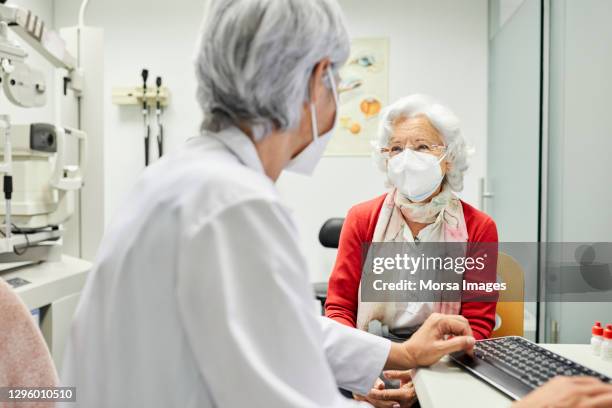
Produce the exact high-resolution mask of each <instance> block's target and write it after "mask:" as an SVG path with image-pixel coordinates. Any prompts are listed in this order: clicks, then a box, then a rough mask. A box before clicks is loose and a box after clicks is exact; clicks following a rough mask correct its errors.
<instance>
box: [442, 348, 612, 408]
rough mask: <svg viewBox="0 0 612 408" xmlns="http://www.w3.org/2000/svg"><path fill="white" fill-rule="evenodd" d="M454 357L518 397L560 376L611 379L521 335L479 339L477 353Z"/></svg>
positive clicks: (480, 375)
mask: <svg viewBox="0 0 612 408" xmlns="http://www.w3.org/2000/svg"><path fill="white" fill-rule="evenodd" d="M450 357H451V360H452V361H454V362H455V363H457V364H458V365H459V366H461V367H463V368H464V369H466V370H467V371H469V372H470V373H471V374H473V375H475V376H477V377H478V378H480V379H481V380H483V381H485V382H487V383H489V384H491V385H492V386H493V387H495V388H497V389H499V390H500V391H502V392H503V393H505V394H506V395H508V396H509V397H511V398H513V399H515V400H517V399H521V398H522V397H523V396H525V395H526V394H528V393H529V392H531V391H532V390H534V389H535V388H537V387H539V386H540V385H542V384H544V383H545V382H547V381H548V380H550V379H551V378H553V377H556V376H558V375H564V376H591V377H597V378H599V379H600V380H602V381H604V382H607V383H612V380H611V379H610V378H609V377H607V376H605V375H603V374H601V373H598V372H596V371H593V370H591V369H589V368H587V367H584V366H582V365H580V364H578V363H576V362H574V361H572V360H569V359H567V358H565V357H562V356H560V355H558V354H555V353H553V352H552V351H548V350H546V349H545V348H542V347H540V346H538V345H537V344H535V343H532V342H531V341H529V340H525V339H524V338H522V337H514V336H512V337H500V338H496V339H490V340H480V341H477V342H476V345H475V346H474V356H473V357H472V356H469V355H467V354H466V353H463V352H460V353H454V354H451V356H450Z"/></svg>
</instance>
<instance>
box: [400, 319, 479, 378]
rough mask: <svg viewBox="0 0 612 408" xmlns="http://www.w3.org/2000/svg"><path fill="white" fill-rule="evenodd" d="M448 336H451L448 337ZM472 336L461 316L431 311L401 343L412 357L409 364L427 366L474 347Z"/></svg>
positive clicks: (469, 351)
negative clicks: (420, 324) (410, 335)
mask: <svg viewBox="0 0 612 408" xmlns="http://www.w3.org/2000/svg"><path fill="white" fill-rule="evenodd" d="M448 336H453V337H452V338H448V339H447V337H448ZM474 343H475V340H474V337H473V336H472V329H470V325H469V324H468V321H467V319H466V318H465V317H463V316H458V315H442V314H439V313H433V314H432V315H431V316H429V318H427V320H425V323H423V325H422V326H421V327H420V328H419V330H417V331H416V332H415V333H414V334H413V335H412V337H410V339H409V340H407V341H406V342H404V343H403V345H404V347H405V348H406V350H407V351H408V354H409V355H410V356H411V358H412V362H411V366H409V367H405V368H413V367H419V366H429V365H432V364H434V363H437V362H438V360H440V359H441V358H442V357H443V356H445V355H446V354H449V353H453V352H455V351H460V350H465V351H467V352H468V353H471V352H472V350H473V349H474Z"/></svg>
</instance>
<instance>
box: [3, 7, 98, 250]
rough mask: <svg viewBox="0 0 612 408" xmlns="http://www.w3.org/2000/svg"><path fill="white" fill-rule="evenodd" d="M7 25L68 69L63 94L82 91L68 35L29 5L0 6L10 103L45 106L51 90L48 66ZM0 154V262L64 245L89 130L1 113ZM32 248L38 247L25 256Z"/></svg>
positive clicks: (42, 54) (80, 176) (79, 186)
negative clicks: (33, 62) (33, 59)
mask: <svg viewBox="0 0 612 408" xmlns="http://www.w3.org/2000/svg"><path fill="white" fill-rule="evenodd" d="M9 30H11V31H13V32H15V33H16V34H17V35H18V36H19V37H20V38H21V39H22V40H24V41H25V42H26V43H28V44H29V45H30V46H31V47H32V48H33V49H34V50H35V52H37V53H38V54H40V55H41V56H42V57H44V58H45V59H46V60H47V61H49V62H50V63H51V64H52V65H53V66H55V67H56V68H60V69H64V70H65V71H66V74H65V76H64V83H63V85H64V89H63V91H64V94H66V93H67V91H68V89H70V90H71V91H73V93H74V95H75V96H77V97H80V96H81V93H82V90H83V75H82V72H81V70H80V69H79V68H78V65H77V60H76V58H74V57H73V56H72V55H71V54H70V53H69V52H68V51H67V49H66V44H65V42H64V41H63V40H62V38H61V37H60V36H59V35H58V34H57V33H56V32H54V31H53V30H49V29H48V28H47V27H46V26H45V23H44V22H43V21H42V20H41V19H40V18H39V17H37V16H36V15H34V14H33V13H32V12H30V11H29V10H25V9H22V8H20V7H16V6H7V5H4V4H0V81H1V84H2V90H3V92H4V93H5V95H6V96H7V99H8V100H9V101H10V102H12V103H13V104H15V105H17V106H19V107H22V108H33V107H41V106H44V105H45V104H46V103H47V100H48V95H47V93H48V92H47V85H46V83H45V76H44V75H43V73H42V71H41V70H39V69H36V68H34V67H32V66H30V65H29V64H28V63H27V61H26V59H27V57H28V54H27V52H26V51H25V50H24V49H23V48H22V47H21V46H20V45H19V44H18V43H16V42H15V41H12V40H11V39H10V38H9V36H8V31H9ZM72 143H74V144H75V146H77V148H76V151H77V154H76V156H77V159H76V163H74V160H73V163H71V164H69V162H68V153H67V152H68V151H69V149H68V147H69V145H70V144H72ZM0 156H1V162H0V173H3V174H4V176H3V185H2V192H3V195H4V197H3V198H4V200H3V201H4V202H3V203H2V204H0V216H3V218H4V219H3V222H2V224H3V227H2V228H1V229H0V262H3V261H5V262H13V261H16V260H24V261H37V260H44V259H47V255H46V253H45V251H43V250H40V249H41V248H42V249H47V248H51V247H53V246H58V245H59V240H60V238H61V236H62V224H64V223H65V222H66V221H67V220H68V219H69V218H70V216H71V215H72V214H73V212H74V210H75V208H74V207H75V203H76V200H75V197H74V193H75V191H78V190H79V189H80V188H81V187H82V186H83V174H84V169H85V162H86V157H87V138H86V135H85V133H84V132H82V131H80V130H77V129H70V128H65V127H61V126H56V125H52V124H44V123H32V124H23V125H15V124H12V123H11V120H10V117H9V116H8V115H0ZM33 247H37V248H38V250H31V251H29V255H28V256H23V255H24V254H25V253H26V252H27V251H28V250H29V249H30V248H33ZM55 252H57V250H55ZM15 255H17V258H16V257H15Z"/></svg>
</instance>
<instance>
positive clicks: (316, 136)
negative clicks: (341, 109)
mask: <svg viewBox="0 0 612 408" xmlns="http://www.w3.org/2000/svg"><path fill="white" fill-rule="evenodd" d="M327 76H328V77H329V82H330V84H331V91H332V94H333V96H334V103H335V104H336V116H337V115H338V101H339V99H338V90H337V89H336V80H335V79H334V72H333V71H332V69H331V64H330V65H328V66H327ZM311 99H312V97H311ZM310 122H311V123H310V126H312V129H313V130H312V142H313V143H315V142H316V141H317V140H319V137H320V136H321V135H319V126H318V123H319V122H318V120H317V109H316V107H315V104H314V103H313V102H310Z"/></svg>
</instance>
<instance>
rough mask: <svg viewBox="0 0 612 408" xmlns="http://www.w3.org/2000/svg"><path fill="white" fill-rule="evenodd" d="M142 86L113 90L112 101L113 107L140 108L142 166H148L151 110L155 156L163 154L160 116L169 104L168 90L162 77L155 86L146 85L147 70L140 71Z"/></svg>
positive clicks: (156, 81) (157, 79)
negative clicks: (155, 127)
mask: <svg viewBox="0 0 612 408" xmlns="http://www.w3.org/2000/svg"><path fill="white" fill-rule="evenodd" d="M141 78H142V86H140V87H131V88H126V87H124V88H113V96H112V100H113V103H114V104H115V105H120V106H139V107H140V108H141V112H142V117H143V121H144V165H145V166H148V165H149V164H150V162H151V157H150V156H151V154H150V151H151V148H150V144H151V141H150V140H151V109H154V110H155V119H156V120H157V135H156V138H155V139H156V142H157V155H158V157H161V156H163V154H164V125H163V122H162V115H163V112H164V108H166V107H167V106H168V105H169V104H170V90H169V89H168V88H167V87H165V86H163V85H162V77H160V76H158V77H157V78H156V79H155V86H150V84H149V83H148V79H149V70H148V69H143V70H142V71H141Z"/></svg>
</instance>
